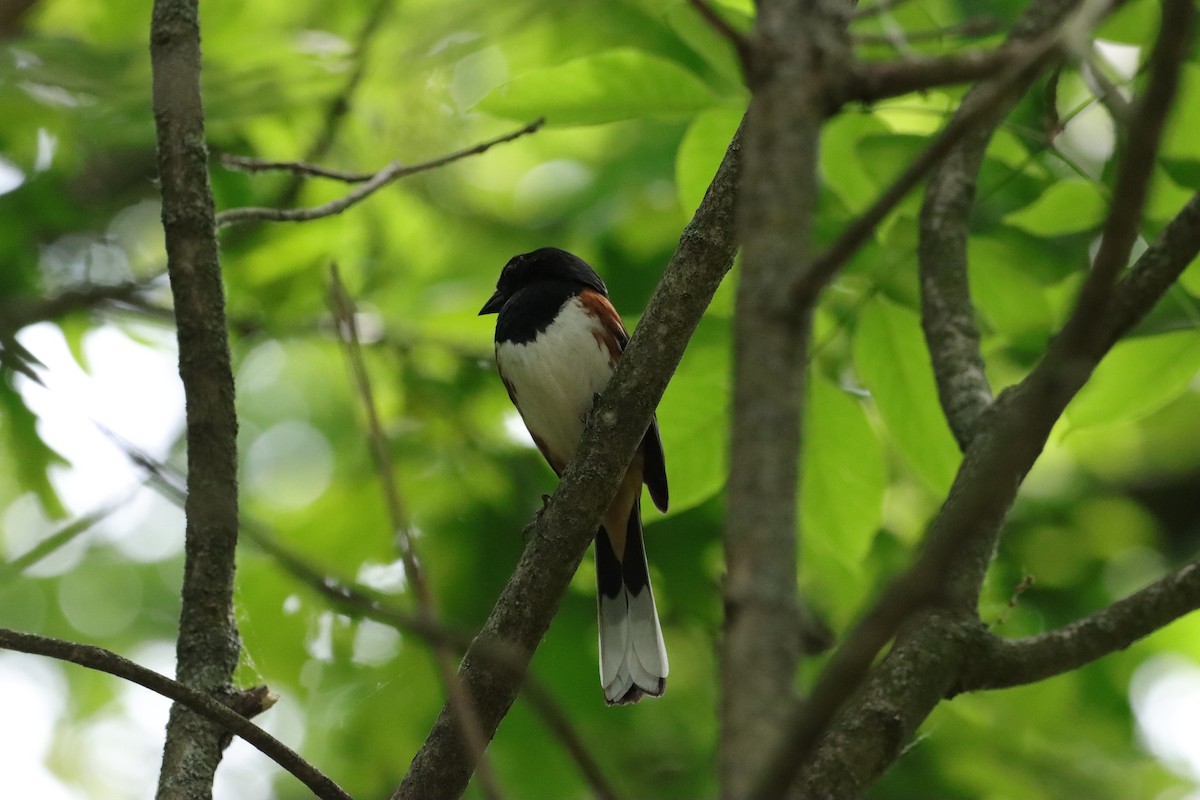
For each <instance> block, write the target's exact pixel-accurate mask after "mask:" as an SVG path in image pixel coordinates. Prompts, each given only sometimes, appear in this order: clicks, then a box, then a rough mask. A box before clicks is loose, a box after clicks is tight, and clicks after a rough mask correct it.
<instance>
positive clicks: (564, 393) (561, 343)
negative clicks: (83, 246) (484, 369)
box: [496, 297, 612, 463]
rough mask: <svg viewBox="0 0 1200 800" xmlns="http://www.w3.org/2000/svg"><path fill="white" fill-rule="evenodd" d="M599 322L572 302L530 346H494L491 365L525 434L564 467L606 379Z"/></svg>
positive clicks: (605, 356)
mask: <svg viewBox="0 0 1200 800" xmlns="http://www.w3.org/2000/svg"><path fill="white" fill-rule="evenodd" d="M602 331H603V327H602V325H601V323H600V320H598V319H596V318H595V317H593V316H592V315H590V314H588V313H587V312H586V311H585V310H584V307H583V304H582V303H581V302H580V301H579V298H578V297H572V298H571V299H570V300H568V301H567V302H566V303H564V304H563V307H562V308H561V309H560V310H559V312H558V316H557V317H556V318H555V320H554V322H553V323H552V324H551V325H550V327H549V328H547V329H546V330H544V331H542V332H541V333H539V334H538V335H537V338H536V339H534V341H532V342H526V343H524V344H513V343H511V342H503V343H498V344H497V345H496V363H497V364H498V365H499V366H500V371H501V372H502V373H503V375H504V378H505V380H507V381H508V383H509V385H510V386H511V388H512V390H513V393H514V394H515V395H516V403H517V410H518V411H520V412H521V417H522V418H523V419H524V420H525V427H527V428H529V432H530V433H531V434H533V436H534V437H536V438H537V439H539V440H541V442H542V443H543V444H544V445H545V446H546V447H547V448H548V449H549V450H550V451H551V452H552V453H554V454H555V455H556V456H558V457H560V458H562V459H563V460H564V463H565V462H566V461H569V460H570V458H571V456H573V455H574V454H575V447H576V446H577V445H578V444H579V437H580V436H581V435H582V434H583V418H584V415H586V414H587V412H588V411H589V410H590V409H591V407H592V400H593V398H594V397H595V395H597V394H599V393H600V392H601V391H602V390H603V389H604V386H605V384H607V383H608V379H609V377H610V376H611V375H612V365H611V364H610V363H609V353H608V349H607V348H606V347H604V346H603V345H601V343H600V341H599V340H598V339H597V335H598V334H599V333H601V332H602Z"/></svg>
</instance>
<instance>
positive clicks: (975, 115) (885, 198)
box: [790, 32, 1061, 306]
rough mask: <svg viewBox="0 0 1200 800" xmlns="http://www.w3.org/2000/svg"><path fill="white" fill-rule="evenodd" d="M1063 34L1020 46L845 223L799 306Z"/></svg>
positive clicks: (1033, 70)
mask: <svg viewBox="0 0 1200 800" xmlns="http://www.w3.org/2000/svg"><path fill="white" fill-rule="evenodd" d="M1060 41H1061V32H1055V33H1053V34H1051V35H1049V36H1045V37H1042V38H1041V39H1040V40H1038V41H1036V42H1033V43H1031V44H1030V45H1029V46H1028V47H1022V48H1021V49H1020V50H1019V52H1020V57H1019V58H1015V59H1012V60H1011V61H1009V62H1008V68H1007V70H1006V71H1005V72H1004V74H1003V75H1002V76H1001V77H1000V78H998V79H997V80H996V82H995V83H994V84H992V86H991V87H990V88H989V89H988V90H987V91H986V92H983V93H981V94H980V95H979V96H978V97H977V98H975V101H974V103H973V104H972V105H971V106H970V108H969V109H964V112H963V113H962V114H960V115H958V116H956V117H955V118H954V119H952V120H950V122H949V123H947V124H946V126H945V127H944V128H942V130H941V131H940V132H939V133H938V135H937V136H935V137H934V139H933V141H931V142H930V143H929V144H928V145H926V147H925V149H924V150H922V151H921V152H920V153H919V154H918V155H917V157H916V158H915V159H913V160H912V161H911V162H910V163H909V165H908V166H907V167H906V168H905V169H904V171H903V172H902V173H900V175H899V176H898V177H897V178H896V179H895V180H894V181H892V183H891V184H890V185H889V186H888V187H887V188H886V189H884V190H883V192H882V193H881V194H880V195H879V197H878V198H876V200H875V202H874V203H872V204H871V206H870V207H869V208H868V209H867V210H866V211H864V212H863V213H862V214H860V215H859V216H858V217H856V218H855V219H854V221H853V222H851V223H850V224H849V225H847V226H846V227H845V228H844V229H843V230H842V232H841V233H840V234H839V235H838V237H837V238H836V239H834V241H833V242H832V243H831V244H830V245H829V246H828V247H827V248H826V249H825V251H824V252H823V253H821V254H820V255H819V256H817V258H816V259H815V261H814V262H813V264H812V266H811V268H810V269H808V270H805V271H804V272H803V273H801V275H800V276H799V278H798V279H797V280H796V282H795V283H794V284H793V285H792V286H791V288H790V291H791V296H792V300H793V302H795V303H796V304H797V305H801V306H802V305H804V304H805V303H806V302H807V298H809V297H811V296H814V295H815V294H816V293H817V292H819V291H820V290H821V289H822V288H824V286H825V284H826V283H827V282H828V281H829V280H830V279H831V278H832V277H833V275H834V274H835V273H836V272H837V271H838V270H839V269H840V268H841V267H842V265H843V264H845V263H846V261H848V260H849V259H850V258H851V257H852V256H853V255H854V254H855V253H856V252H858V249H859V248H860V247H862V246H863V245H864V244H865V243H866V242H867V240H868V238H869V237H870V236H871V233H872V232H873V231H874V230H875V227H876V226H877V225H878V224H879V223H880V222H881V221H883V218H884V217H886V216H887V214H888V213H889V212H890V211H891V210H892V209H893V208H895V207H896V205H897V204H898V203H899V202H900V201H901V200H903V199H904V197H905V195H907V194H908V193H909V192H910V191H912V189H913V188H914V187H915V186H916V185H917V184H918V183H920V182H921V180H922V179H923V178H924V177H925V175H926V174H927V173H928V172H929V170H931V169H932V168H933V167H934V166H935V165H936V164H937V163H938V162H939V161H940V160H941V159H942V157H943V156H945V155H946V153H948V152H949V151H950V149H951V148H953V147H954V145H956V144H957V143H958V142H959V141H960V140H961V139H962V138H963V137H964V136H965V135H966V134H967V133H969V132H970V131H971V130H972V129H973V128H974V126H975V124H976V123H977V122H978V121H979V120H981V119H984V118H985V117H987V115H988V114H990V113H991V112H992V109H993V108H994V107H995V106H996V105H998V104H1000V103H1002V102H1004V100H1005V99H1006V98H1008V97H1010V96H1011V95H1013V94H1017V95H1019V94H1020V93H1022V92H1023V91H1024V90H1025V88H1026V87H1027V86H1028V85H1029V84H1030V83H1032V82H1033V79H1034V78H1035V77H1036V76H1037V73H1038V72H1039V71H1040V70H1041V68H1042V67H1043V66H1044V65H1045V64H1046V63H1047V62H1048V61H1049V60H1050V59H1051V58H1054V57H1055V56H1056V55H1057V53H1058V50H1059V45H1060Z"/></svg>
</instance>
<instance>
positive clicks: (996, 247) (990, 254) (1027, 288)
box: [967, 236, 1054, 343]
mask: <svg viewBox="0 0 1200 800" xmlns="http://www.w3.org/2000/svg"><path fill="white" fill-rule="evenodd" d="M967 250H968V259H969V260H968V264H969V266H968V272H969V275H970V278H971V299H972V300H973V301H974V303H975V305H976V306H977V307H978V308H979V310H980V311H981V312H982V313H983V315H984V316H985V317H986V318H987V321H988V322H989V323H991V325H992V327H993V328H995V330H996V332H997V333H999V334H1001V335H1002V336H1004V337H1005V338H1007V339H1009V340H1010V341H1015V342H1022V343H1024V341H1025V340H1026V339H1037V340H1039V341H1040V342H1044V341H1045V339H1046V337H1048V336H1049V334H1050V329H1051V327H1052V325H1053V323H1054V315H1053V313H1052V312H1051V310H1050V304H1049V303H1048V302H1046V298H1045V297H1044V296H1043V294H1042V291H1043V290H1042V286H1041V284H1039V283H1038V282H1037V281H1036V280H1034V279H1033V278H1032V277H1030V276H1029V275H1027V274H1026V273H1025V272H1024V271H1023V270H1022V269H1021V266H1022V265H1021V264H1020V263H1019V262H1017V261H1014V260H1013V258H1012V255H1013V253H1012V251H1011V249H1010V248H1009V247H1007V246H1006V244H1005V243H1004V242H1001V241H997V240H996V239H992V238H988V237H982V236H976V237H973V238H972V239H971V240H970V242H969V243H968V245H967Z"/></svg>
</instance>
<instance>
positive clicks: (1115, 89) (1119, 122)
mask: <svg viewBox="0 0 1200 800" xmlns="http://www.w3.org/2000/svg"><path fill="white" fill-rule="evenodd" d="M1099 61H1100V59H1099V58H1098V57H1097V56H1096V54H1095V53H1089V54H1088V57H1087V58H1086V59H1085V60H1084V67H1085V68H1084V69H1083V71H1082V74H1083V77H1084V80H1086V81H1087V82H1088V84H1089V86H1091V88H1092V91H1093V93H1094V94H1095V95H1096V99H1097V100H1099V101H1100V104H1101V105H1103V106H1104V108H1105V109H1107V111H1108V113H1109V115H1110V116H1111V117H1112V118H1113V123H1114V125H1115V126H1116V128H1117V130H1118V131H1120V130H1121V129H1122V128H1124V127H1125V126H1127V125H1129V124H1130V123H1131V122H1132V121H1133V106H1132V105H1131V104H1130V103H1129V101H1128V100H1126V99H1125V95H1124V94H1122V93H1121V87H1119V86H1117V85H1116V84H1115V83H1113V82H1112V81H1111V80H1110V79H1109V77H1108V75H1107V74H1105V72H1104V67H1102V66H1101V65H1100V63H1099Z"/></svg>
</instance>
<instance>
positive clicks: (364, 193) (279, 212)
mask: <svg viewBox="0 0 1200 800" xmlns="http://www.w3.org/2000/svg"><path fill="white" fill-rule="evenodd" d="M544 123H545V120H543V119H537V120H534V121H533V122H531V123H529V124H528V125H526V126H525V127H523V128H520V129H519V130H515V131H512V132H511V133H506V134H504V135H503V136H497V137H496V138H494V139H488V140H487V141H485V142H480V143H479V144H476V145H473V146H471V147H468V148H466V149H463V150H456V151H455V152H453V153H448V154H446V155H444V156H440V157H438V158H434V159H431V160H429V161H423V162H421V163H419V164H411V165H408V166H405V165H404V164H401V163H399V162H396V161H393V162H392V163H391V164H388V165H387V166H386V167H384V168H383V169H381V170H379V171H378V172H376V173H375V174H374V175H372V176H371V178H370V179H369V180H367V181H366V182H365V183H363V184H362V185H361V186H359V187H358V188H357V189H355V190H354V191H352V192H350V193H349V194H347V195H345V196H344V197H340V198H338V199H337V200H331V201H330V202H328V203H324V204H322V205H319V206H313V207H312V208H290V209H288V208H258V207H250V208H232V209H229V210H228V211H222V212H221V213H220V214H218V215H217V225H218V227H222V228H225V227H228V226H230V225H240V224H242V223H245V222H254V221H263V222H308V221H310V220H314V219H321V218H322V217H332V216H334V215H335V214H340V213H342V212H343V211H345V210H346V209H348V208H350V207H351V206H354V205H357V204H358V203H361V202H362V201H363V200H366V199H367V198H368V197H370V196H371V195H372V194H374V193H375V192H377V191H379V190H380V189H382V188H383V187H384V186H387V185H388V184H389V183H392V182H394V181H398V180H400V179H401V178H407V177H408V176H410V175H416V174H417V173H418V172H428V171H429V170H431V169H437V168H438V167H443V166H445V165H446V164H450V163H452V162H454V161H459V160H461V159H464V158H467V157H469V156H474V155H478V154H480V153H484V152H487V151H488V150H490V149H491V148H493V147H495V146H496V145H498V144H503V143H505V142H511V141H512V140H513V139H519V138H521V137H522V136H525V135H527V134H530V133H533V132H534V131H536V130H538V129H539V128H541V127H542V125H543V124H544ZM239 161H240V163H241V164H242V165H243V166H245V165H246V164H248V163H256V164H258V165H259V167H260V168H262V169H268V168H271V167H277V166H279V165H280V164H282V163H284V162H268V161H263V162H254V161H252V160H251V159H246V158H242V159H239ZM287 169H288V170H289V171H292V172H299V173H309V174H312V173H315V172H316V171H318V170H320V169H321V168H320V167H314V166H312V165H310V164H292V165H290V166H288V167H287ZM326 172H329V171H326ZM352 177H358V176H352Z"/></svg>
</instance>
